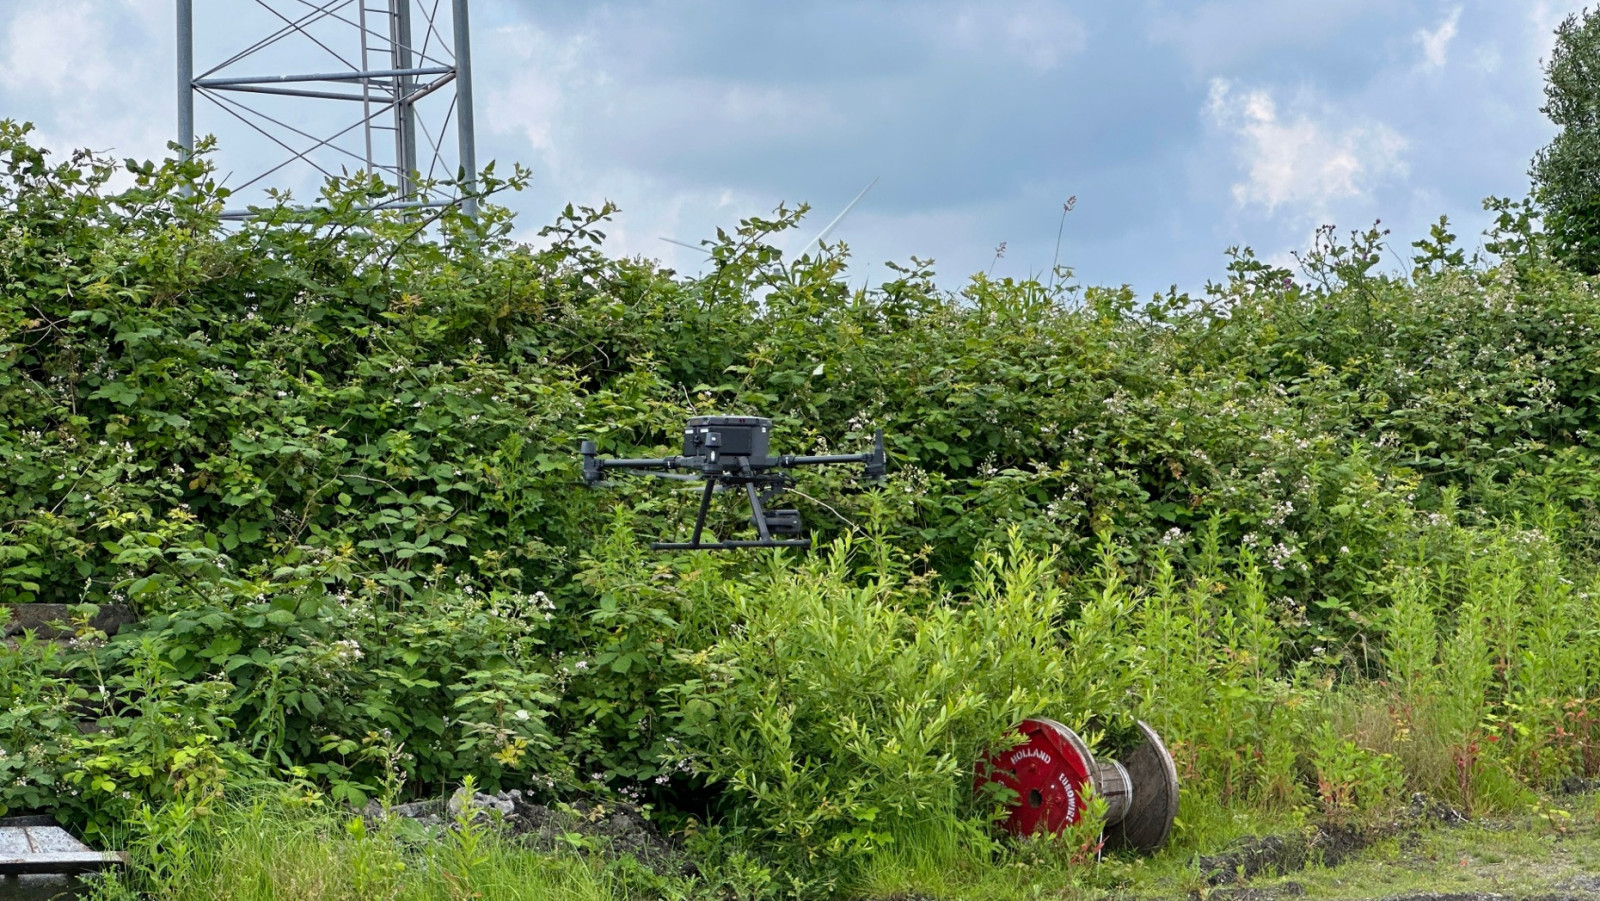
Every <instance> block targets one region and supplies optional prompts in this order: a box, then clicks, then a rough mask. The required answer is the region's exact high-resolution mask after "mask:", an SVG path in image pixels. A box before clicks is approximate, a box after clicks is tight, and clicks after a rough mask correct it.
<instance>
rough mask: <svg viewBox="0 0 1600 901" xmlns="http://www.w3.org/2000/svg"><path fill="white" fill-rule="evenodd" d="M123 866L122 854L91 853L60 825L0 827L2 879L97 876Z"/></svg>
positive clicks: (0, 867) (0, 868)
mask: <svg viewBox="0 0 1600 901" xmlns="http://www.w3.org/2000/svg"><path fill="white" fill-rule="evenodd" d="M123 863H125V861H124V859H123V856H122V855H121V854H118V853H116V852H114V851H95V850H92V849H91V848H89V846H87V845H85V844H84V843H83V842H80V841H78V840H77V839H75V838H73V837H72V835H71V834H70V833H68V832H67V831H66V830H65V829H62V828H61V827H59V826H0V876H22V875H38V874H52V875H70V874H74V873H94V872H98V871H100V870H104V869H106V868H107V867H116V866H121V865H122V864H123Z"/></svg>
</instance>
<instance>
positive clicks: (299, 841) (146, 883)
mask: <svg viewBox="0 0 1600 901" xmlns="http://www.w3.org/2000/svg"><path fill="white" fill-rule="evenodd" d="M402 832H403V830H402V829H400V828H397V827H395V826H389V827H383V828H379V829H376V830H372V831H369V830H367V829H366V828H365V827H364V826H362V825H361V821H360V819H359V818H356V817H338V816H334V815H332V814H329V813H325V812H312V811H306V810H298V811H297V810H293V809H287V808H285V807H283V806H282V805H281V804H277V803H272V802H256V803H247V804H241V805H233V806H229V807H227V808H226V809H224V810H222V811H221V812H219V813H217V814H216V815H214V816H211V817H208V818H206V819H203V820H197V821H195V825H194V826H192V827H191V828H186V829H183V830H180V831H175V832H173V833H171V834H169V835H168V836H167V837H166V838H165V839H164V840H163V841H162V842H161V843H160V844H159V845H155V844H149V843H145V844H142V845H136V846H135V848H134V857H135V867H134V869H133V871H132V873H130V874H129V875H128V876H126V877H124V878H123V879H122V880H121V881H119V882H114V883H111V884H109V885H106V886H104V887H102V889H101V891H100V894H101V896H102V901H123V899H132V898H136V897H140V895H139V893H140V892H143V893H144V897H147V898H153V899H160V901H225V899H226V901H278V899H282V901H291V899H293V901H334V899H340V901H343V899H351V901H355V899H389V901H455V899H467V898H493V899H507V901H519V899H528V901H606V899H613V898H618V897H621V895H619V894H618V893H617V892H616V891H614V889H615V887H616V886H615V880H614V879H613V878H612V877H611V876H609V875H608V874H607V872H606V871H605V870H604V868H603V867H602V866H601V865H600V864H599V863H597V862H595V861H593V860H590V859H585V858H581V857H579V856H577V855H575V854H567V855H552V854H545V853H539V852H536V851H530V850H525V849H520V848H516V847H514V846H511V845H508V844H505V843H503V842H500V841H497V840H494V839H493V838H491V837H490V836H489V835H488V833H487V832H486V830H484V829H481V828H468V829H467V830H465V831H453V832H450V833H447V834H446V835H444V836H442V837H439V838H438V839H435V840H418V839H421V836H420V835H411V836H407V835H405V834H402Z"/></svg>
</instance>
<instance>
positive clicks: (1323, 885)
mask: <svg viewBox="0 0 1600 901" xmlns="http://www.w3.org/2000/svg"><path fill="white" fill-rule="evenodd" d="M1163 881H1166V882H1168V885H1167V886H1163V887H1161V888H1160V889H1158V891H1157V892H1156V893H1155V894H1154V895H1153V896H1152V895H1148V894H1147V895H1145V897H1160V898H1172V897H1182V898H1188V899H1216V901H1223V899H1231V901H1289V899H1303V901H1358V899H1359V901H1368V899H1372V901H1377V899H1384V901H1389V899H1395V901H1399V899H1404V901H1519V899H1528V901H1533V899H1538V901H1567V899H1573V901H1600V795H1594V794H1589V795H1582V796H1571V797H1566V798H1561V799H1558V800H1556V801H1554V802H1552V803H1551V804H1550V805H1549V806H1547V807H1545V808H1543V809H1542V810H1540V811H1539V812H1538V814H1536V815H1533V816H1525V817H1519V818H1515V819H1503V820H1494V819H1486V820H1474V821H1464V820H1463V819H1461V818H1458V817H1455V816H1451V815H1450V814H1449V812H1445V813H1443V814H1442V815H1441V814H1438V813H1437V812H1435V815H1428V816H1423V817H1418V818H1414V819H1413V820H1411V821H1408V822H1404V823H1400V824H1397V825H1396V827H1394V828H1391V829H1380V830H1377V832H1376V834H1370V835H1368V836H1366V837H1360V836H1357V835H1354V834H1353V833H1347V832H1343V831H1341V830H1338V829H1333V830H1318V829H1311V830H1308V831H1307V837H1306V838H1305V839H1304V840H1303V841H1301V840H1299V839H1298V837H1296V836H1292V835H1291V836H1287V837H1285V836H1273V837H1264V838H1257V839H1248V840H1245V841H1242V842H1240V843H1237V844H1236V845H1235V846H1233V847H1231V848H1230V849H1229V850H1228V851H1226V852H1224V853H1223V854H1218V855H1212V856H1210V857H1207V858H1201V859H1199V860H1198V861H1196V862H1195V865H1194V866H1193V867H1191V868H1189V869H1188V871H1187V872H1186V873H1185V874H1183V875H1182V876H1177V877H1169V878H1168V879H1166V880H1163ZM1151 887H1152V888H1155V886H1151ZM1168 889H1170V892H1169V891H1168ZM1130 894H1139V893H1130ZM1124 897H1126V896H1124Z"/></svg>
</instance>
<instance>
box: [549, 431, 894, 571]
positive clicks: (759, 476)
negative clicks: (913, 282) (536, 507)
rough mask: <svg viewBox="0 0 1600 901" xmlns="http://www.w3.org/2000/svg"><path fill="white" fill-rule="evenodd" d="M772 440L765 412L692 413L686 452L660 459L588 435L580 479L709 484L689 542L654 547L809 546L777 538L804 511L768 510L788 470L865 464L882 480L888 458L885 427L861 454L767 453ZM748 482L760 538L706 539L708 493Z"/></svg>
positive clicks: (787, 481) (785, 485) (795, 527)
mask: <svg viewBox="0 0 1600 901" xmlns="http://www.w3.org/2000/svg"><path fill="white" fill-rule="evenodd" d="M771 439H772V420H770V419H765V418H762V417H760V416H695V417H691V418H690V419H689V421H688V422H686V423H684V426H683V454H682V455H680V456H677V457H661V458H658V459H630V458H619V457H601V456H599V455H598V453H597V452H596V450H595V444H594V442H593V441H584V442H583V444H582V445H581V449H580V453H582V454H583V481H584V483H585V484H587V485H591V486H593V485H598V484H600V482H601V480H602V479H604V478H605V474H606V472H607V471H609V470H620V471H622V472H630V471H631V472H638V473H640V474H642V475H649V476H655V477H657V478H663V479H674V480H677V481H682V482H704V483H705V490H704V492H702V493H701V495H700V512H699V513H698V514H697V515H696V516H695V520H694V534H693V536H691V537H690V539H689V540H688V541H656V542H652V543H651V545H650V549H651V550H653V551H726V550H733V549H735V548H769V547H771V548H783V547H796V548H808V547H810V546H811V539H810V538H796V537H781V538H780V537H774V536H797V535H800V534H801V533H802V532H803V531H804V526H803V525H802V524H801V522H800V511H799V510H794V509H783V510H776V509H770V505H771V504H772V503H773V502H775V501H776V500H777V498H778V496H779V495H781V494H782V493H783V492H785V491H787V490H789V489H790V488H793V487H794V484H795V482H794V477H793V476H791V475H790V474H789V471H790V470H792V469H794V468H796V467H800V466H829V465H834V464H840V463H860V464H863V466H864V471H863V476H864V477H865V479H866V480H867V481H872V482H878V481H882V480H883V477H884V474H885V471H886V470H885V461H886V457H885V455H884V451H883V430H882V429H879V430H878V432H877V434H876V435H875V436H874V438H873V444H872V450H870V451H868V452H866V453H864V454H823V455H820V456H801V455H796V454H781V455H779V456H776V457H774V456H771V455H770V453H769V449H770V443H771ZM739 488H743V489H744V492H745V495H746V496H747V497H748V498H749V499H750V524H751V525H752V526H754V527H755V530H756V535H757V537H756V538H755V539H753V540H752V539H743V540H724V541H712V542H703V541H701V540H700V537H701V535H702V534H704V532H705V527H706V514H707V513H708V512H710V510H711V496H712V495H713V494H715V493H716V492H718V491H725V490H737V489H739Z"/></svg>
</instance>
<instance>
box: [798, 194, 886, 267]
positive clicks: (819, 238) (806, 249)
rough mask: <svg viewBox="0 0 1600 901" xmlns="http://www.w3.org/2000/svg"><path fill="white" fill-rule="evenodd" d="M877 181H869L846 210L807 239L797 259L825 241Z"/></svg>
mask: <svg viewBox="0 0 1600 901" xmlns="http://www.w3.org/2000/svg"><path fill="white" fill-rule="evenodd" d="M877 183H878V179H877V178H874V179H873V180H872V181H870V182H868V183H867V186H866V187H865V188H862V189H861V193H860V194H857V195H856V199H855V200H852V201H850V203H849V204H848V205H847V206H846V207H845V208H844V210H843V211H842V212H840V213H839V215H837V216H835V217H833V221H832V222H829V223H828V224H827V226H826V227H825V228H823V230H822V231H819V232H817V236H816V237H815V238H812V239H811V240H810V241H807V242H806V246H804V247H802V248H800V252H799V253H797V254H795V259H799V258H800V257H803V256H805V255H806V253H807V252H809V251H810V250H811V248H812V247H813V246H814V245H817V244H821V243H822V242H823V240H824V239H826V238H827V237H828V234H829V233H830V232H832V231H833V229H834V226H836V225H838V224H839V223H840V222H842V221H843V220H844V217H846V216H848V215H850V211H851V210H853V209H855V207H856V204H858V203H860V202H861V198H863V197H865V196H867V192H868V191H870V190H872V186H873V185H875V184H877Z"/></svg>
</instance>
